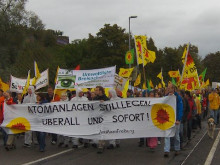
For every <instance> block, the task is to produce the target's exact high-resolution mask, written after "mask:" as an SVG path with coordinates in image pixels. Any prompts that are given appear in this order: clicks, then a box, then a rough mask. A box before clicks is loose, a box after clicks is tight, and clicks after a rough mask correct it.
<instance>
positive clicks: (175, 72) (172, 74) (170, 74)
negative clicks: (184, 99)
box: [168, 70, 180, 78]
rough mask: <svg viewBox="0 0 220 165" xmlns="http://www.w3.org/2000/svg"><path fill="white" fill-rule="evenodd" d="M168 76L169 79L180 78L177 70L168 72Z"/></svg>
mask: <svg viewBox="0 0 220 165" xmlns="http://www.w3.org/2000/svg"><path fill="white" fill-rule="evenodd" d="M168 74H169V76H170V77H175V78H177V77H180V73H179V70H177V71H169V72H168Z"/></svg>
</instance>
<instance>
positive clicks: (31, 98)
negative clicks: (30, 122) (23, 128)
mask: <svg viewBox="0 0 220 165" xmlns="http://www.w3.org/2000/svg"><path fill="white" fill-rule="evenodd" d="M34 92H35V89H34V86H29V87H28V92H27V95H26V96H25V97H24V100H23V104H30V103H36V102H37V96H36V95H35V93H34ZM31 143H32V131H27V132H25V136H24V146H25V147H31Z"/></svg>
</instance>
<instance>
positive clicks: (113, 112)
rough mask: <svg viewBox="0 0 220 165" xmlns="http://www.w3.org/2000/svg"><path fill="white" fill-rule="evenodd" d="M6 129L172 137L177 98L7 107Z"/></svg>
mask: <svg viewBox="0 0 220 165" xmlns="http://www.w3.org/2000/svg"><path fill="white" fill-rule="evenodd" d="M4 107H5V109H4V121H3V123H2V125H1V127H3V128H10V130H11V131H12V132H13V133H20V132H22V131H24V130H26V131H28V130H32V131H41V132H50V133H55V134H61V135H65V136H72V137H82V138H88V139H125V138H138V137H171V136H174V134H175V121H176V117H175V116H176V115H175V113H176V97H175V96H167V97H163V98H127V99H120V100H115V101H106V102H102V103H101V102H99V101H96V102H54V103H48V104H26V105H25V104H20V105H6V104H5V105H4Z"/></svg>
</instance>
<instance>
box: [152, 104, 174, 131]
mask: <svg viewBox="0 0 220 165" xmlns="http://www.w3.org/2000/svg"><path fill="white" fill-rule="evenodd" d="M151 119H152V122H153V124H154V125H155V126H156V127H157V128H159V129H161V130H167V129H169V128H171V127H172V126H173V125H174V123H175V112H174V109H173V108H172V107H171V106H170V105H168V104H155V105H153V107H152V109H151Z"/></svg>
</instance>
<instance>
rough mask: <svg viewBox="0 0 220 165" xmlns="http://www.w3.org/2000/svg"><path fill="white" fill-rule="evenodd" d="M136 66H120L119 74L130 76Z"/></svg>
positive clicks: (125, 76)
mask: <svg viewBox="0 0 220 165" xmlns="http://www.w3.org/2000/svg"><path fill="white" fill-rule="evenodd" d="M133 70H134V68H129V69H125V68H120V70H119V73H118V75H119V76H121V77H124V78H129V77H130V75H131V73H132V72H133Z"/></svg>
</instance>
